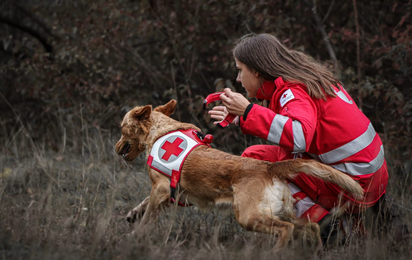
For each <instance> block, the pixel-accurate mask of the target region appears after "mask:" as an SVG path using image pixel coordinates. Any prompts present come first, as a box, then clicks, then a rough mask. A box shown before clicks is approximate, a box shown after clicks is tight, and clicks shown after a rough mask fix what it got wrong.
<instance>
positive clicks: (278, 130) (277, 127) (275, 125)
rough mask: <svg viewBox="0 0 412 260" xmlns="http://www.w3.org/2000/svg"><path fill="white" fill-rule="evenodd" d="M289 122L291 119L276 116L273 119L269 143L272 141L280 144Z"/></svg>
mask: <svg viewBox="0 0 412 260" xmlns="http://www.w3.org/2000/svg"><path fill="white" fill-rule="evenodd" d="M288 120H289V117H286V116H282V115H279V114H276V115H275V117H274V118H273V121H272V124H271V125H270V129H269V134H268V138H267V140H268V141H271V142H273V143H275V144H279V142H280V137H281V136H282V132H283V128H284V127H285V124H286V122H287V121H288Z"/></svg>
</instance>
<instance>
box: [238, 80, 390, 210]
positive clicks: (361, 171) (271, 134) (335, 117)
mask: <svg viewBox="0 0 412 260" xmlns="http://www.w3.org/2000/svg"><path fill="white" fill-rule="evenodd" d="M335 93H336V94H337V97H335V98H333V97H327V100H326V101H325V100H322V99H316V98H311V97H310V96H309V95H308V93H307V92H306V86H305V85H302V84H295V83H289V82H284V81H283V79H282V78H281V77H279V78H277V79H276V80H275V81H274V82H265V83H264V84H263V85H262V87H261V88H260V89H259V91H258V93H257V98H259V99H267V100H270V103H269V107H268V108H265V107H262V106H259V105H253V107H252V108H251V110H250V111H249V113H248V114H247V117H246V120H244V119H243V118H241V120H240V126H241V129H242V132H243V133H244V134H249V135H253V136H258V137H261V138H264V139H266V140H268V141H271V142H273V143H275V144H277V145H279V146H280V147H281V148H283V149H284V150H286V151H288V152H289V151H290V153H292V154H293V153H305V154H308V155H310V157H312V158H314V159H316V160H319V161H321V162H323V163H325V164H328V165H331V166H332V167H334V168H336V169H338V170H340V171H342V172H345V173H346V174H349V175H350V176H351V177H352V178H353V179H355V180H356V181H358V182H359V184H360V185H361V186H362V187H363V188H364V190H365V198H364V200H363V201H355V200H354V199H353V198H351V197H350V195H348V196H347V195H344V196H346V197H347V198H348V199H350V200H352V201H355V202H356V203H359V204H360V205H363V206H366V207H368V206H371V205H373V204H375V203H376V201H377V200H378V199H379V198H380V197H381V196H382V194H384V193H385V191H386V185H387V181H388V172H387V167H386V161H385V158H384V150H383V145H382V142H381V139H380V137H379V135H378V134H377V133H376V132H375V130H374V128H373V126H372V124H371V122H370V121H369V119H368V118H367V117H366V116H365V115H364V114H363V113H362V112H361V111H360V110H359V108H358V107H357V106H356V104H355V102H354V101H353V100H352V98H351V97H350V96H349V95H348V93H347V92H346V91H345V90H344V89H343V88H342V87H341V88H340V89H339V88H337V87H335ZM307 185H311V184H310V183H308V184H307ZM330 185H331V186H330V187H332V188H334V189H336V190H339V191H340V190H341V189H340V188H339V187H338V186H336V185H333V184H330ZM298 186H299V185H298ZM313 189H314V190H316V187H313Z"/></svg>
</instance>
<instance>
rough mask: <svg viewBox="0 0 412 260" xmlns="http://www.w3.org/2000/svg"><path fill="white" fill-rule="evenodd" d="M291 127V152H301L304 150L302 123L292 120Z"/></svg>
mask: <svg viewBox="0 0 412 260" xmlns="http://www.w3.org/2000/svg"><path fill="white" fill-rule="evenodd" d="M292 128H293V145H294V147H293V152H294V153H301V152H304V151H306V140H305V136H304V135H303V129H302V124H301V123H300V122H299V121H292Z"/></svg>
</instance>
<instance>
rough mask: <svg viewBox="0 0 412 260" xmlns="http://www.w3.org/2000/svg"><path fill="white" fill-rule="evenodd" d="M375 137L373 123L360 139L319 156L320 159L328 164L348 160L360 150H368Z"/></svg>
mask: <svg viewBox="0 0 412 260" xmlns="http://www.w3.org/2000/svg"><path fill="white" fill-rule="evenodd" d="M375 136H376V132H375V129H373V126H372V123H370V124H369V126H368V129H366V131H365V132H364V133H363V134H362V135H360V136H359V137H358V138H356V139H355V140H353V141H350V142H349V143H347V144H344V145H342V146H341V147H338V148H336V149H334V150H332V151H329V152H327V153H324V154H321V155H319V158H320V159H321V160H322V162H324V163H326V164H332V163H335V162H339V161H340V160H343V159H345V158H348V157H349V156H352V155H354V154H355V153H357V152H359V151H360V150H362V149H364V148H366V147H367V146H368V145H369V144H371V143H372V141H373V139H374V138H375Z"/></svg>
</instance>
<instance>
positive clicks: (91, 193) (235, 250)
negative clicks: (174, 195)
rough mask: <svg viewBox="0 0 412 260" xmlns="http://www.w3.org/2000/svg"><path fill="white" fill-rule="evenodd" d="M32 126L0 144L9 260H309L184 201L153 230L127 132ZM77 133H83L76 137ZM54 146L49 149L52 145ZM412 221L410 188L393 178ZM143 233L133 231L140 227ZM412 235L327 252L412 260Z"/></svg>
mask: <svg viewBox="0 0 412 260" xmlns="http://www.w3.org/2000/svg"><path fill="white" fill-rule="evenodd" d="M28 136H29V135H28V133H27V131H26V130H25V129H24V128H21V129H20V130H14V131H13V133H12V134H8V135H7V136H6V135H4V134H2V136H1V143H0V208H1V211H0V259H99V260H103V259H179V260H181V259H215V260H229V259H307V258H308V256H310V250H308V249H305V248H304V247H302V245H301V244H300V243H297V242H295V243H292V244H291V245H290V246H289V247H288V248H287V249H284V250H282V251H280V252H273V250H272V247H273V244H274V241H275V239H276V238H275V237H272V236H268V235H263V234H257V233H253V232H247V231H244V230H243V229H241V228H240V226H239V225H238V224H237V223H236V220H235V219H234V216H233V214H232V213H231V212H218V211H212V212H200V211H198V210H197V209H196V208H194V207H191V208H179V209H177V210H176V209H172V210H170V211H167V212H164V213H162V215H161V217H160V219H159V221H157V222H156V223H154V224H153V225H152V226H151V227H150V228H149V229H148V230H149V232H145V233H143V232H139V230H135V227H136V225H130V224H129V223H128V222H127V221H126V220H125V216H126V214H127V212H128V211H129V210H130V209H132V208H133V207H135V206H136V205H137V204H138V203H139V202H140V201H141V200H143V199H144V198H145V197H146V196H147V195H148V194H149V191H150V182H149V179H148V176H147V174H146V165H145V161H144V157H143V156H140V157H139V158H138V160H137V161H135V162H134V163H133V164H129V165H128V164H126V163H124V162H123V161H122V159H121V158H120V157H119V156H117V155H116V154H114V152H113V147H114V144H115V143H116V141H117V139H118V138H119V137H120V133H117V132H113V133H110V132H109V131H107V132H101V131H97V130H96V131H89V132H87V133H85V131H81V133H80V135H79V136H77V137H76V138H77V139H78V141H77V142H74V141H73V140H69V139H68V138H67V137H62V138H60V139H61V140H62V141H59V143H58V144H56V148H55V149H51V148H50V149H49V148H45V147H46V145H45V143H46V142H47V140H37V141H33V140H32V139H31V138H29V137H28ZM73 138H74V137H73ZM47 147H48V146H47ZM390 190H392V191H393V193H394V194H395V198H396V199H397V202H398V203H399V204H400V205H401V206H403V207H405V208H406V210H405V216H404V220H405V222H406V224H407V225H408V226H409V227H410V226H411V222H412V221H411V212H410V210H409V209H410V208H412V206H411V204H412V203H411V202H410V197H411V190H410V188H408V187H405V182H403V181H400V180H395V179H392V180H391V186H390ZM133 230H135V232H134V233H133V234H131V232H132V231H133ZM411 255H412V246H411V242H410V241H405V242H404V243H395V242H394V240H393V239H392V236H391V234H390V231H389V232H386V233H379V234H377V235H373V236H372V235H369V236H368V237H367V238H365V239H354V240H351V241H349V243H348V245H346V246H343V247H339V248H333V249H331V250H328V251H325V252H324V253H323V255H322V258H323V259H357V260H358V259H411Z"/></svg>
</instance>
